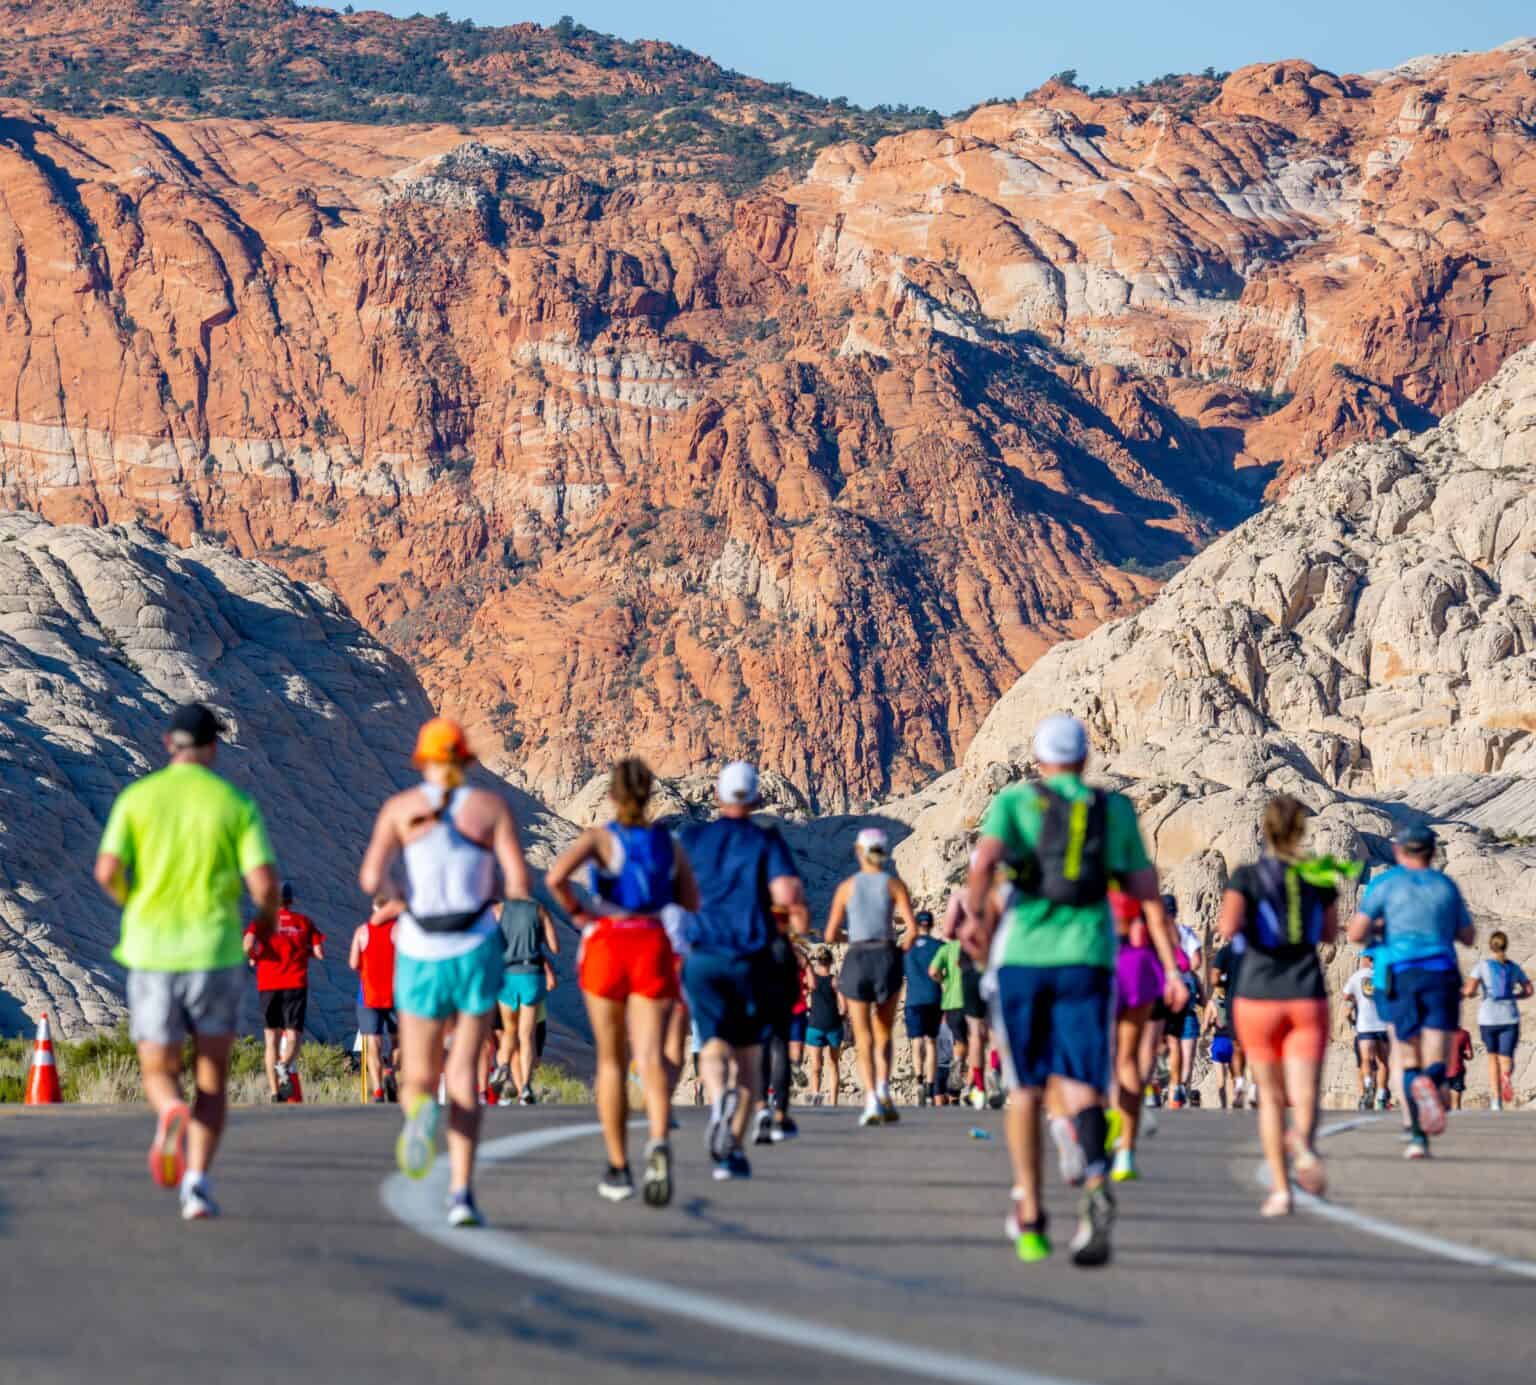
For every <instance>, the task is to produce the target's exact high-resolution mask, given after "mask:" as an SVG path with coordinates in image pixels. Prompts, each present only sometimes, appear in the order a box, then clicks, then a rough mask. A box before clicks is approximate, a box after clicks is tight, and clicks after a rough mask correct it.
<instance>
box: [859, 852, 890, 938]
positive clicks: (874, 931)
mask: <svg viewBox="0 0 1536 1385" xmlns="http://www.w3.org/2000/svg"><path fill="white" fill-rule="evenodd" d="M895 912H896V902H895V900H893V899H892V898H891V877H890V876H888V875H887V874H886V873H885V872H884V871H883V870H861V871H860V872H859V873H858V874H857V875H855V876H854V877H853V891H852V893H851V894H849V896H848V941H849V942H850V943H888V942H890V941H891V940H892V938H893V937H894V936H895V934H894V933H893V932H892V931H891V916H892V915H893V914H894V913H895Z"/></svg>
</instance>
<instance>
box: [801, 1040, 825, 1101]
mask: <svg viewBox="0 0 1536 1385" xmlns="http://www.w3.org/2000/svg"><path fill="white" fill-rule="evenodd" d="M825 1051H826V1050H825V1049H822V1048H813V1049H811V1050H810V1057H809V1061H808V1062H807V1064H806V1067H807V1069H808V1072H807V1076H808V1077H809V1078H810V1092H811V1096H812V1098H815V1097H816V1096H817V1095H818V1094H819V1093H820V1091H821V1055H822V1054H823V1053H824V1052H825Z"/></svg>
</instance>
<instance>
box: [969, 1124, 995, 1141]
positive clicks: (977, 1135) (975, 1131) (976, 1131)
mask: <svg viewBox="0 0 1536 1385" xmlns="http://www.w3.org/2000/svg"><path fill="white" fill-rule="evenodd" d="M970 1134H971V1138H972V1139H973V1140H990V1139H991V1138H992V1132H991V1131H990V1130H983V1129H982V1128H981V1127H980V1126H979V1125H973V1126H972V1127H971V1131H970Z"/></svg>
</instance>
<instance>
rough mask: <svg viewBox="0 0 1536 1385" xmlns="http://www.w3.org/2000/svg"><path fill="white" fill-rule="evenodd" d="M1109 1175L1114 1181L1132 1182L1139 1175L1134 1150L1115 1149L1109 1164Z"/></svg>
mask: <svg viewBox="0 0 1536 1385" xmlns="http://www.w3.org/2000/svg"><path fill="white" fill-rule="evenodd" d="M1109 1176H1110V1178H1111V1179H1112V1180H1113V1181H1114V1182H1116V1183H1134V1182H1136V1180H1137V1179H1139V1178H1140V1177H1141V1174H1140V1173H1138V1172H1137V1171H1136V1151H1135V1150H1132V1149H1117V1150H1116V1151H1115V1157H1114V1160H1113V1162H1112V1163H1111V1164H1110V1168H1109Z"/></svg>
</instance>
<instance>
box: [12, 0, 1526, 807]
mask: <svg viewBox="0 0 1536 1385" xmlns="http://www.w3.org/2000/svg"><path fill="white" fill-rule="evenodd" d="M23 8H24V9H27V11H28V13H34V12H35V13H36V14H39V15H41V14H42V13H43V11H42V10H35V11H34V10H33V9H32V8H30V7H23ZM227 8H228V9H229V13H230V14H234V15H248V13H249V12H248V11H247V10H245V9H242V8H240V7H239V6H233V7H227ZM162 10H164V7H162V9H161V10H155V9H153V7H148V8H144V7H141V8H140V9H134V8H133V7H132V6H131V5H126V4H125V6H124V7H120V9H111V8H110V7H108V9H107V10H102V9H99V8H95V7H86V8H85V9H83V10H81V11H80V15H81V18H80V20H79V24H78V26H77V28H76V29H74V30H72V31H71V32H72V33H74V34H75V37H76V40H78V41H79V42H81V43H86V42H88V41H89V38H90V35H91V34H92V33H94V32H95V29H93V27H92V26H93V25H95V26H96V27H97V28H100V27H101V26H102V23H103V21H102V20H101V15H102V14H104V13H109V12H110V13H111V14H114V15H119V18H120V17H121V15H127V14H130V13H131V14H132V15H134V16H139V17H138V18H136V19H135V20H134V22H135V23H136V24H138V25H139V26H140V28H142V29H143V30H144V31H145V33H146V35H147V37H146V40H145V46H146V50H148V49H152V48H154V46H155V44H157V43H160V42H162V40H163V41H165V42H169V41H170V40H169V39H168V38H166V34H167V33H169V32H170V29H167V28H165V27H164V26H160V25H161V21H159V20H157V19H156V15H157V14H159V13H161V12H162ZM164 12H166V13H180V11H179V10H174V9H172V10H164ZM198 13H199V15H206V16H207V18H206V20H205V21H201V22H205V23H206V25H207V26H209V27H211V28H212V29H213V31H214V32H215V34H216V35H217V34H219V33H222V32H224V31H223V30H221V29H220V27H219V26H220V24H222V23H224V21H223V20H222V19H220V15H221V14H223V13H224V9H221V8H220V7H219V6H205V7H199V9H198ZM285 13H286V11H285ZM300 13H301V16H302V15H304V14H308V13H310V12H308V11H302V12H300ZM367 18H368V17H366V16H360V17H348V16H340V17H336V16H332V17H331V19H328V20H326V21H325V22H326V24H332V23H333V22H334V23H335V24H343V21H345V24H344V27H346V26H351V27H357V26H356V25H355V24H354V23H353V21H354V19H356V20H362V19H367ZM231 22H233V21H231ZM241 22H242V23H243V22H244V21H243V20H242V21H241ZM296 22H303V23H306V24H307V23H309V22H310V21H309V20H307V19H301V21H296ZM316 22H318V21H316ZM369 22H372V21H371V20H370V21H369ZM62 23H63V21H62V20H52V19H50V20H48V21H47V25H48V26H50V27H49V29H48V31H49V32H54V31H55V30H57V29H58V27H59V25H60V24H62ZM112 23H113V24H116V23H118V21H117V20H113V21H112ZM157 26H160V27H157ZM171 27H172V28H174V30H175V33H177V34H180V33H181V31H182V29H184V28H186V27H187V26H185V25H182V24H180V23H179V22H178V24H177V25H175V26H171ZM366 27H367V26H366V25H363V26H362V28H364V29H366ZM106 28H107V29H111V32H114V33H116V32H119V31H120V29H121V25H119V27H118V28H117V29H112V28H111V25H110V24H109V25H107V26H106ZM105 31H106V30H105V29H104V30H103V32H105ZM349 31H350V29H349ZM231 32H232V31H231ZM177 41H178V42H179V41H180V40H179V39H178V40H177ZM198 41H199V42H201V41H202V40H201V39H199V40H198ZM540 41H541V42H542V41H543V40H540ZM581 41H582V42H586V40H584V39H583V40H581ZM583 51H584V50H583ZM626 51H627V50H626ZM616 61H617V59H616ZM625 61H626V62H627V61H628V59H627V58H625ZM636 61H637V62H638V61H640V59H639V58H636ZM602 70H603V71H604V72H607V73H608V76H606V77H604V80H605V81H606V80H610V78H611V79H612V80H613V81H619V80H620V79H621V77H622V73H623V71H627V70H628V69H624V68H622V65H621V68H620V69H618V70H616V71H618V75H615V73H614V71H610V70H608V69H602ZM690 70H691V69H690ZM1533 72H1536V45H1533V44H1531V43H1529V42H1525V43H1519V44H1514V45H1510V46H1507V47H1506V48H1504V49H1500V50H1496V51H1494V52H1492V53H1486V54H1472V55H1459V56H1456V57H1451V58H1447V59H1445V60H1443V61H1439V62H1436V63H1430V64H1427V65H1423V66H1420V67H1416V68H1414V69H1413V70H1412V71H1411V72H1397V73H1391V74H1387V75H1385V76H1383V77H1380V78H1376V79H1368V78H1364V77H1350V76H1342V77H1341V76H1335V75H1333V74H1329V73H1325V72H1322V71H1320V70H1319V69H1317V68H1315V67H1314V66H1312V65H1310V64H1307V63H1303V62H1283V63H1272V64H1264V65H1260V66H1257V67H1252V68H1248V69H1244V70H1243V71H1241V72H1238V73H1234V74H1232V75H1231V76H1230V77H1228V78H1227V79H1226V80H1225V81H1224V82H1221V83H1219V84H1218V83H1215V82H1214V81H1211V82H1204V83H1197V84H1195V85H1193V86H1190V87H1188V88H1187V89H1181V91H1182V92H1183V94H1181V95H1180V96H1179V97H1178V99H1177V100H1176V101H1175V102H1174V103H1173V104H1168V103H1166V102H1164V101H1162V100H1158V99H1153V98H1152V97H1151V96H1149V95H1148V94H1147V93H1143V94H1141V95H1136V94H1128V95H1120V96H1103V97H1097V96H1093V95H1090V94H1088V93H1086V92H1082V91H1080V90H1077V89H1075V88H1069V87H1065V86H1063V85H1061V84H1054V85H1050V86H1047V87H1046V88H1044V89H1042V90H1041V91H1040V92H1038V93H1036V94H1035V95H1034V96H1033V97H1032V98H1030V99H1029V100H1027V101H1024V102H1019V103H1009V104H1005V105H988V106H985V107H982V108H980V109H978V110H976V111H974V112H973V113H971V114H969V115H968V116H966V117H965V118H964V119H961V120H957V121H954V122H951V123H950V124H949V125H948V126H946V127H945V128H944V129H942V130H928V129H920V130H913V131H911V132H909V133H906V134H902V135H899V136H896V137H894V138H888V139H885V140H882V141H880V142H879V143H877V144H875V145H873V146H868V145H861V144H839V145H835V146H832V147H830V148H828V149H826V150H825V151H824V152H822V154H821V155H820V157H819V158H818V160H817V161H816V163H815V165H814V166H813V167H812V169H811V170H810V172H809V173H808V174H807V175H806V176H805V177H804V178H803V179H801V180H799V181H795V180H794V179H792V178H790V177H788V176H787V175H784V174H780V175H778V176H777V177H776V178H775V179H774V180H771V181H770V182H769V183H767V184H764V185H762V186H760V187H757V188H755V189H753V190H752V191H750V192H746V193H742V192H740V191H739V190H733V188H732V187H730V186H728V185H727V183H726V182H725V181H723V179H722V176H721V175H720V173H719V171H718V168H715V167H714V166H713V165H711V164H710V162H709V157H706V154H707V150H705V149H704V146H703V145H702V144H699V143H698V142H697V141H696V140H694V139H693V137H692V136H688V137H687V138H682V139H680V142H679V143H678V144H677V145H676V146H675V147H674V146H668V147H667V148H666V149H661V148H659V147H658V148H656V149H642V148H640V147H638V146H637V145H635V144H634V143H633V141H631V142H630V143H629V144H626V143H625V141H624V139H623V138H621V137H620V136H619V135H617V134H611V133H607V134H605V133H589V132H583V131H578V130H576V129H574V128H571V127H570V126H569V125H566V124H560V123H558V122H553V123H552V122H551V121H548V120H543V119H542V118H541V120H540V121H535V122H534V123H532V124H530V125H527V126H521V127H520V126H515V125H505V126H487V127H485V128H483V129H479V130H477V131H476V133H475V134H474V135H473V136H468V135H466V134H465V133H464V132H463V131H462V130H461V129H459V128H458V127H456V126H451V125H442V124H437V125H433V124H420V125H410V126H404V125H398V126H381V125H365V124H358V123H350V124H349V123H339V122H320V121H313V122H306V121H295V120H265V119H262V120H246V119H228V118H201V119H191V120H163V119H145V118H141V117H139V116H135V115H130V114H108V115H92V116H84V115H69V114H62V113H59V112H57V111H55V110H50V109H47V108H45V107H42V106H39V105H36V104H32V103H28V102H17V101H11V102H7V103H0V104H3V107H4V108H3V110H0V188H3V190H4V193H5V196H4V202H3V206H0V266H3V267H4V273H3V274H0V321H3V322H4V324H5V329H6V330H5V334H4V336H3V337H0V397H4V398H6V399H8V400H12V401H13V403H11V404H8V405H7V406H6V407H5V409H4V410H0V413H3V414H6V415H10V416H8V417H0V502H3V503H6V504H9V505H12V506H17V507H23V508H29V509H33V510H36V511H38V512H40V513H42V514H44V515H45V516H47V517H48V518H50V519H53V520H56V521H83V522H89V523H102V522H108V521H130V520H133V519H135V518H138V517H142V518H143V519H144V520H146V521H148V522H152V523H154V524H155V525H156V526H158V527H161V528H163V530H164V531H165V532H166V533H168V534H169V535H170V536H171V537H172V538H173V539H174V540H175V541H176V542H178V543H186V542H190V541H191V540H192V538H193V537H194V536H203V537H205V538H210V539H213V540H215V541H217V542H219V543H222V544H224V545H226V546H228V547H230V548H232V549H234V550H236V551H238V552H240V553H242V554H245V555H248V556H259V557H262V558H264V559H266V560H268V561H270V562H273V563H276V564H278V565H279V566H281V567H282V568H283V569H284V570H285V571H287V572H289V573H290V574H292V575H295V576H298V577H301V578H306V579H316V580H324V581H325V582H326V583H327V584H328V585H330V586H331V587H332V588H333V589H334V590H336V591H337V592H338V593H339V594H340V595H341V597H342V599H343V600H344V601H345V602H346V604H347V606H348V607H349V609H351V610H352V611H353V612H355V613H356V614H357V615H358V617H359V618H360V619H361V620H362V621H363V623H364V624H365V625H366V626H367V627H368V628H369V629H371V630H373V631H374V632H375V633H377V634H379V635H380V636H381V637H382V638H384V639H385V640H386V641H387V642H388V643H389V644H391V645H392V646H393V647H394V648H396V649H397V650H398V651H400V652H401V653H402V654H403V655H404V656H405V657H406V658H407V659H408V660H409V661H410V662H411V664H412V666H413V667H414V668H415V669H416V670H417V671H418V673H419V675H420V676H421V677H422V679H423V682H424V684H425V686H426V687H427V688H428V689H429V691H430V692H431V693H432V695H433V696H434V697H435V698H437V699H438V700H440V701H441V702H443V703H444V704H445V705H447V706H448V707H449V708H450V709H452V710H454V711H456V712H458V713H460V714H461V715H462V716H464V718H465V719H466V720H467V721H468V722H469V723H470V724H471V726H472V728H473V730H474V732H475V734H476V735H477V737H478V738H479V739H481V740H482V741H484V742H485V743H486V744H487V745H489V746H490V747H492V750H493V757H492V763H493V766H494V767H495V768H496V769H497V770H498V771H499V772H503V773H505V774H508V775H510V776H512V777H514V778H516V779H517V780H518V781H519V782H521V783H523V784H525V785H527V786H528V787H530V788H531V789H533V790H535V791H537V792H538V793H539V794H540V795H541V796H543V797H545V798H546V799H548V800H550V801H558V800H561V799H564V798H566V797H568V796H569V795H570V794H572V793H574V792H575V791H576V790H577V789H578V788H579V787H580V786H581V785H582V784H583V783H584V782H585V781H586V779H587V778H588V777H589V776H590V774H591V773H592V772H593V771H594V770H595V769H598V768H600V767H601V766H602V765H603V764H605V763H606V762H607V761H608V760H609V759H610V758H611V757H612V756H613V755H614V754H616V753H619V752H621V751H623V750H626V749H629V748H635V749H638V750H640V751H642V752H643V753H645V754H647V755H648V756H649V757H650V758H651V759H652V760H653V761H654V762H655V763H656V764H657V766H658V768H659V769H661V770H662V771H663V772H665V773H667V774H671V775H684V774H687V773H689V772H691V771H692V770H694V769H695V768H696V767H697V766H698V765H699V764H701V763H704V762H707V761H709V760H711V759H714V758H716V757H717V756H724V755H730V754H744V755H749V756H751V757H753V758H755V759H757V760H758V761H759V762H761V763H762V764H764V765H765V766H767V767H769V768H772V769H775V770H777V771H778V772H780V773H782V774H783V775H784V776H785V777H786V778H787V779H788V780H790V781H791V782H792V783H793V784H795V785H796V786H797V788H798V790H799V791H800V792H801V793H802V795H803V796H805V798H806V799H807V801H808V802H809V803H810V804H811V805H812V806H814V807H815V808H817V809H819V810H823V811H826V810H834V809H839V808H847V807H855V806H860V805H868V804H871V803H874V802H878V801H880V800H882V799H885V798H887V797H889V796H890V795H892V794H896V793H900V792H903V791H906V790H908V789H911V788H913V787H915V786H917V785H919V784H923V783H925V782H927V781H928V780H930V779H931V778H932V777H933V776H934V775H935V774H937V773H940V772H942V771H944V770H946V769H948V768H949V767H951V766H952V765H954V764H955V763H956V762H957V761H958V760H959V758H960V757H961V755H962V754H963V753H964V751H965V748H966V746H967V744H968V743H969V741H970V738H971V737H972V736H973V735H974V734H975V732H976V731H977V728H978V727H979V726H980V725H981V723H982V721H983V719H984V718H985V716H986V715H987V713H988V711H989V710H990V709H991V707H992V705H993V703H994V702H995V701H996V700H997V698H998V697H999V696H1000V695H1001V694H1002V692H1003V691H1004V690H1005V689H1006V688H1007V687H1008V686H1009V685H1010V684H1011V683H1012V682H1013V681H1014V679H1015V678H1016V677H1017V675H1018V674H1019V673H1020V672H1022V671H1023V670H1025V669H1026V668H1028V667H1029V666H1030V665H1031V664H1032V663H1033V662H1034V660H1036V659H1037V658H1039V657H1040V655H1041V654H1042V653H1044V652H1045V650H1046V649H1048V648H1049V647H1050V646H1051V645H1052V644H1054V643H1056V642H1058V641H1060V640H1062V639H1067V638H1071V637H1074V636H1077V635H1082V634H1085V633H1087V632H1088V631H1089V630H1091V629H1092V628H1094V627H1095V626H1097V625H1099V624H1100V623H1102V622H1103V621H1105V620H1108V619H1112V618H1114V617H1117V616H1122V615H1125V614H1128V613H1130V612H1132V611H1134V610H1135V609H1137V608H1138V607H1139V606H1140V605H1141V604H1142V603H1143V602H1145V600H1147V599H1148V597H1149V596H1150V595H1151V593H1152V592H1153V591H1154V590H1155V588H1156V584H1157V581H1158V580H1159V579H1160V578H1161V577H1164V576H1166V575H1167V574H1168V573H1169V572H1170V571H1172V570H1175V569H1176V568H1177V567H1178V566H1179V565H1180V564H1181V563H1183V562H1185V561H1187V560H1188V559H1189V558H1190V557H1191V556H1192V555H1193V554H1194V553H1195V552H1197V551H1199V549H1200V548H1202V547H1203V546H1204V545H1205V544H1207V543H1208V542H1209V541H1210V540H1211V539H1212V538H1213V537H1215V536H1216V534H1218V533H1219V532H1221V531H1222V530H1224V529H1226V528H1228V527H1230V526H1231V525H1232V524H1233V523H1236V522H1237V521H1239V520H1241V519H1242V518H1244V517H1245V516H1246V515H1247V514H1249V513H1250V512H1251V511H1252V510H1253V509H1254V508H1255V507H1256V506H1257V505H1258V504H1259V503H1260V500H1261V497H1262V495H1263V493H1264V492H1265V489H1266V487H1268V486H1269V485H1270V484H1271V483H1272V482H1274V481H1275V480H1276V478H1277V476H1278V477H1279V478H1280V480H1281V481H1282V482H1283V481H1284V480H1285V479H1286V478H1288V477H1290V476H1291V475H1292V474H1293V473H1295V472H1297V471H1298V469H1302V468H1304V467H1305V466H1306V465H1309V464H1310V462H1311V460H1312V458H1313V456H1314V454H1315V453H1317V452H1319V451H1321V450H1324V449H1327V448H1331V447H1333V446H1335V445H1337V444H1339V443H1342V442H1346V441H1349V440H1351V439H1353V438H1356V437H1362V436H1381V435H1385V434H1387V433H1390V432H1391V431H1393V430H1395V429H1396V428H1397V427H1398V426H1399V425H1400V424H1402V423H1404V422H1410V423H1414V424H1419V423H1423V422H1426V421H1431V420H1432V419H1433V418H1434V417H1436V416H1438V415H1439V414H1441V413H1442V412H1444V411H1445V410H1447V409H1448V408H1450V407H1452V406H1454V405H1455V404H1457V403H1459V402H1460V401H1461V400H1462V399H1463V398H1465V397H1466V395H1467V394H1468V393H1470V392H1471V390H1472V389H1473V388H1475V387H1476V385H1478V384H1480V383H1482V381H1483V380H1485V379H1487V378H1488V377H1489V376H1491V375H1492V373H1493V371H1494V369H1495V368H1496V366H1497V364H1498V362H1499V361H1500V360H1502V359H1503V357H1504V356H1505V355H1506V354H1507V353H1508V352H1509V351H1510V350H1512V349H1513V348H1515V347H1516V346H1519V345H1521V344H1523V343H1524V341H1525V340H1527V339H1528V337H1529V335H1530V331H1531V326H1530V324H1531V323H1532V321H1533V320H1536V319H1533V313H1532V294H1533V291H1536V290H1533V258H1532V252H1533V245H1536V242H1533V238H1532V233H1531V231H1530V227H1531V225H1533V224H1536V222H1533V218H1532V216H1531V212H1532V210H1533V207H1532V192H1533V188H1536V158H1533V157H1532V155H1533V150H1536V137H1533V135H1532V130H1533V129H1536V77H1533V76H1532V75H1531V74H1532V73H1533ZM594 80H595V79H594ZM667 99H671V98H670V97H669V98H667ZM93 109H94V108H93ZM658 118H660V117H659V116H658ZM818 118H819V117H818ZM562 119H563V118H562ZM700 128H702V127H700ZM710 157H713V156H710ZM712 169H713V171H712Z"/></svg>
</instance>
